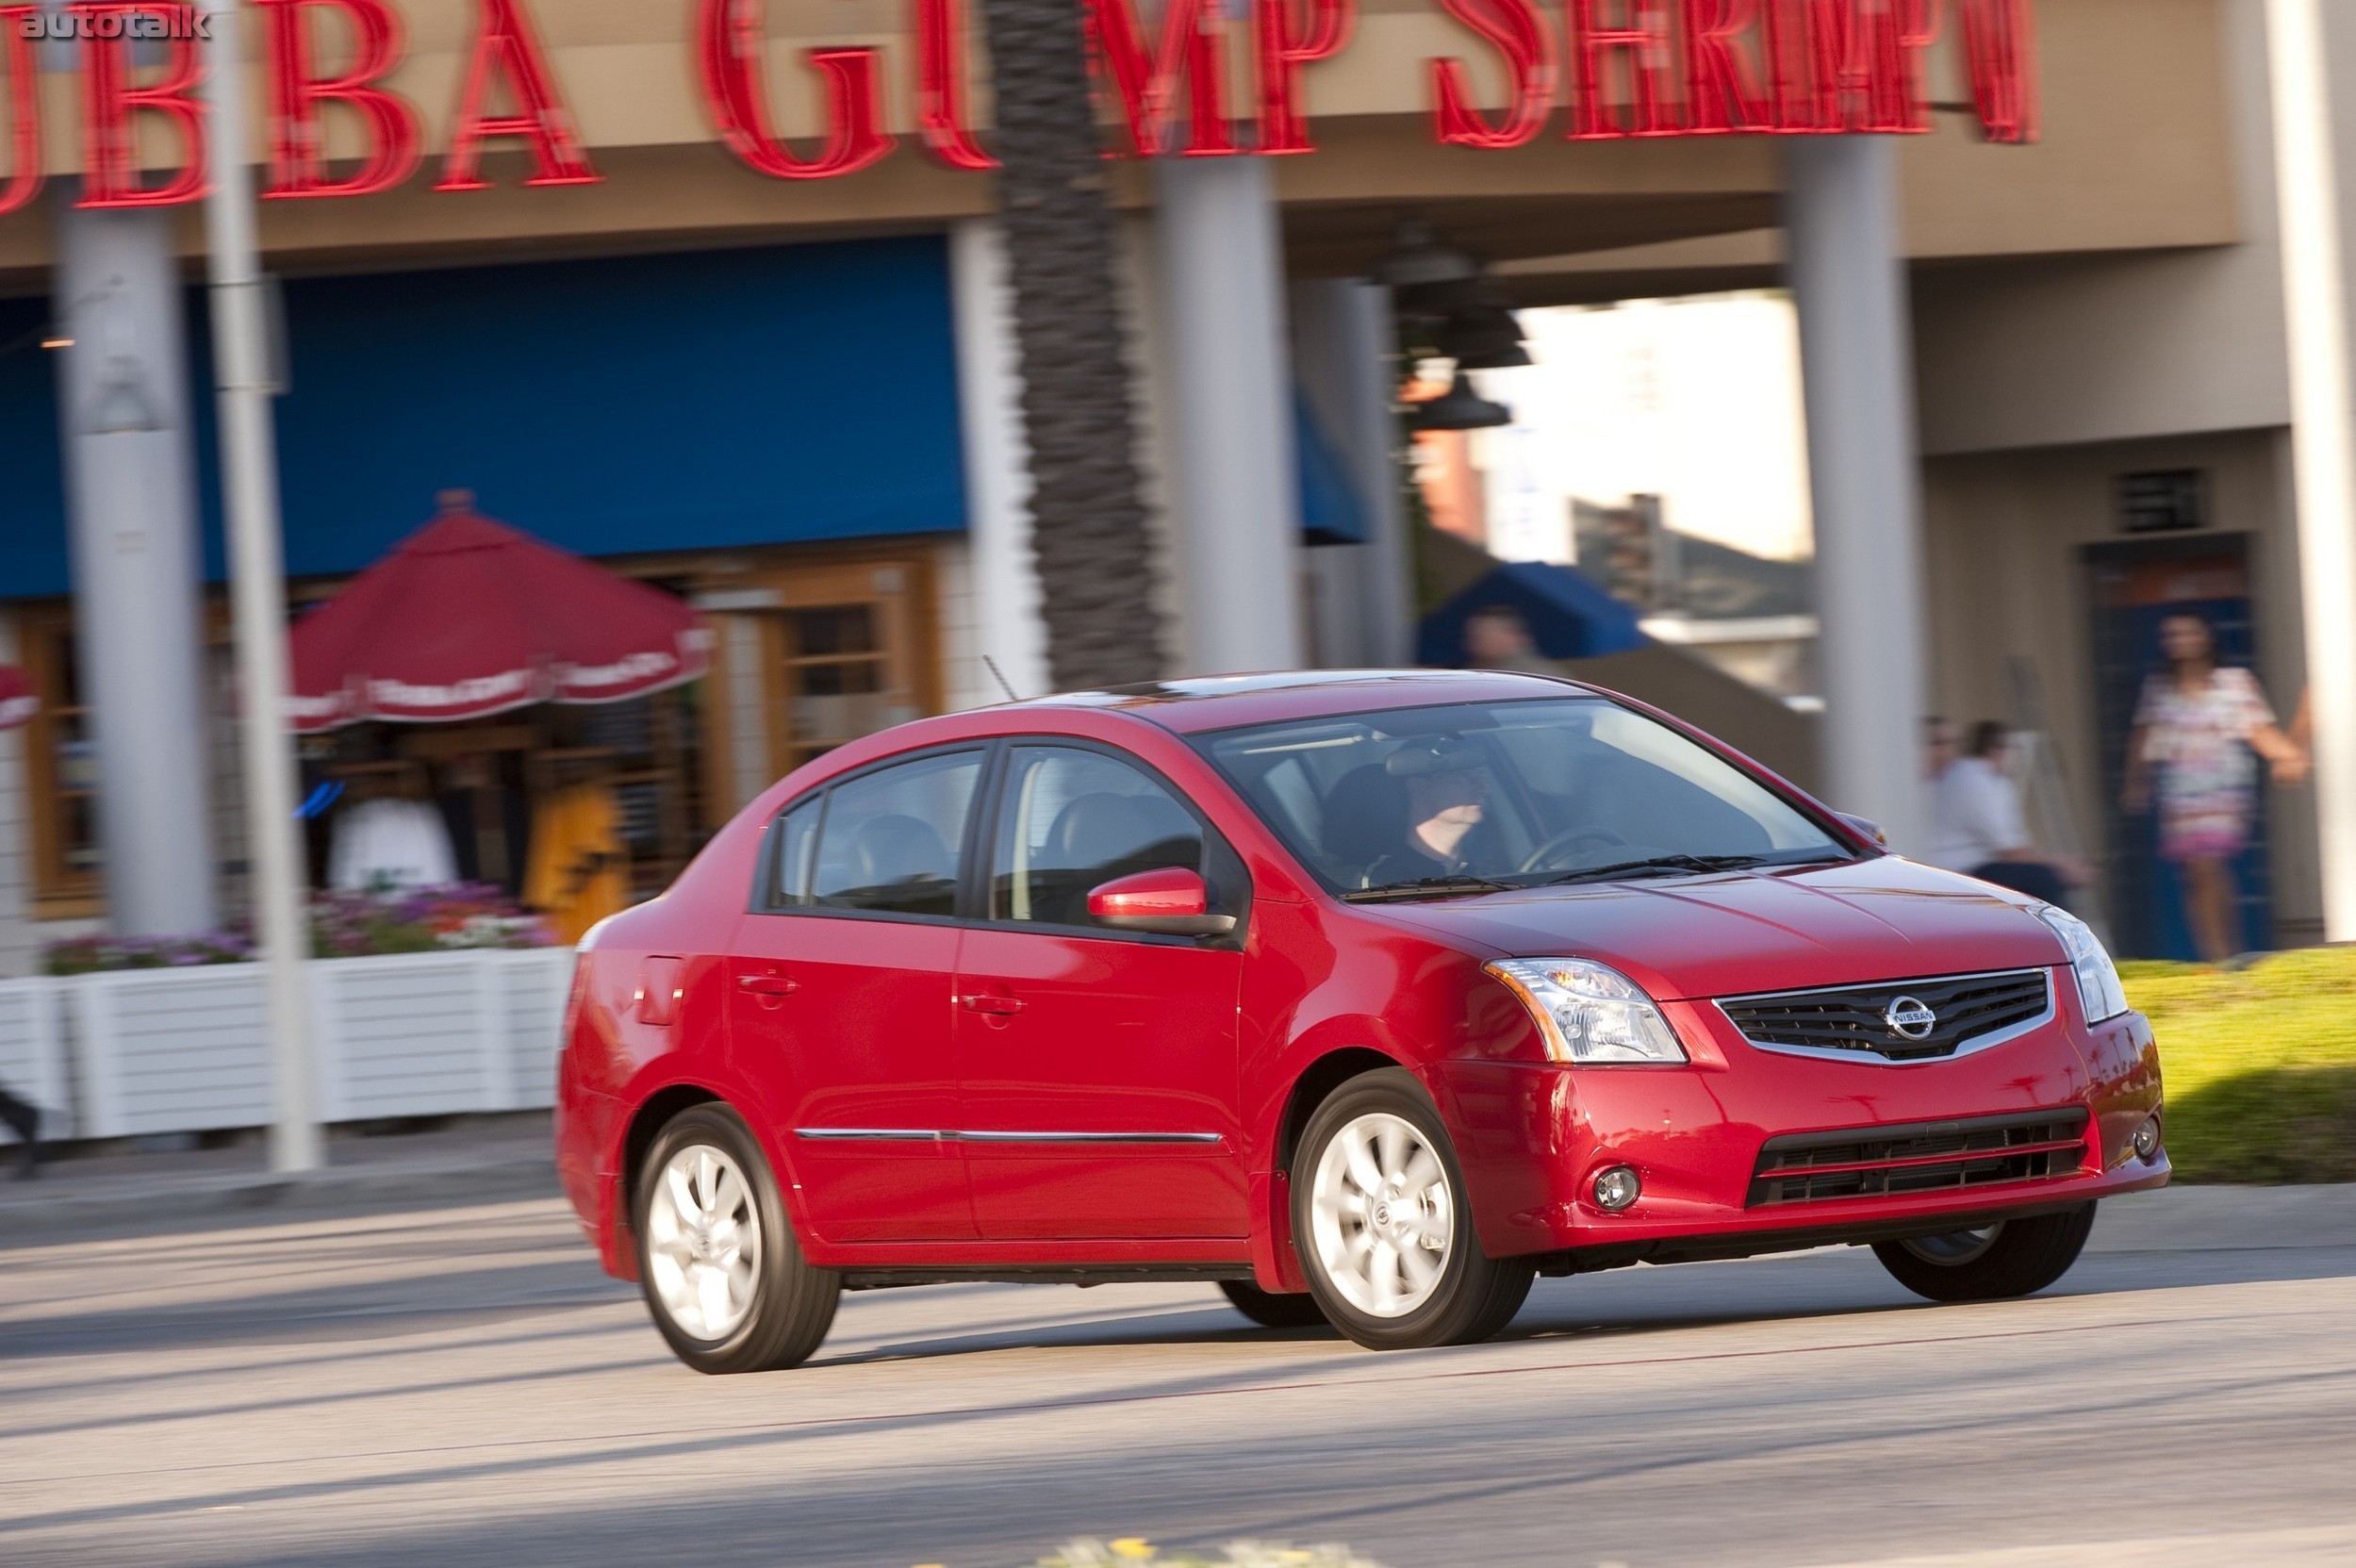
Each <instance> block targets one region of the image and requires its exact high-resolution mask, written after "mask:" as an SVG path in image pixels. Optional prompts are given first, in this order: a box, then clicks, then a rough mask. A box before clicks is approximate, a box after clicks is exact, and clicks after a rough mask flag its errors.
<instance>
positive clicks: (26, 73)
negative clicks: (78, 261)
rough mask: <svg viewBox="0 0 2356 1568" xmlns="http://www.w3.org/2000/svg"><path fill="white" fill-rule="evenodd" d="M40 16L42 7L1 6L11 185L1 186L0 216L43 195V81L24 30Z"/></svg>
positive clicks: (30, 42) (30, 43) (28, 37)
mask: <svg viewBox="0 0 2356 1568" xmlns="http://www.w3.org/2000/svg"><path fill="white" fill-rule="evenodd" d="M40 17H41V8H40V7H39V6H0V27H6V28H7V29H8V184H7V185H6V186H0V213H8V212H14V211H15V210H16V209H17V208H18V207H20V206H24V205H25V203H27V202H29V201H31V200H32V199H33V198H34V197H35V196H38V195H40V194H41V78H40V77H39V76H37V75H35V74H34V72H33V41H32V38H31V35H30V34H29V33H27V32H26V30H25V24H26V22H27V20H28V19H29V20H34V21H38V20H39V19H40Z"/></svg>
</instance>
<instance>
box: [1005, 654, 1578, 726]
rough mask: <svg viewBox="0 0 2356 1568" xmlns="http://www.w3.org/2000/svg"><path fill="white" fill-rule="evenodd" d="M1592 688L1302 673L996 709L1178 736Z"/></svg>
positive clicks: (1199, 681) (1108, 690) (1468, 677)
mask: <svg viewBox="0 0 2356 1568" xmlns="http://www.w3.org/2000/svg"><path fill="white" fill-rule="evenodd" d="M1592 690H1593V688H1592V687H1590V686H1585V685H1580V684H1579V683H1577V682H1575V681H1568V680H1557V679H1556V678H1554V677H1552V676H1545V675H1517V674H1512V673H1510V672H1508V671H1504V670H1494V669H1304V670H1288V671H1282V672H1277V673H1269V674H1259V675H1205V676H1191V677H1186V678H1183V679H1178V680H1170V681H1145V682H1140V683H1139V684H1137V685H1126V686H1107V687H1105V688H1103V689H1101V690H1096V691H1075V692H1065V693H1063V694H1062V695H1060V696H1055V697H1040V698H1034V699H1032V700H1031V701H1027V702H1013V703H1009V704H1007V705H1006V706H1004V707H1001V708H998V709H997V710H995V711H996V712H997V713H999V714H1010V715H1011V714H1013V713H1016V712H1019V711H1021V710H1023V709H1026V708H1094V709H1098V710H1111V711H1113V712H1118V713H1125V714H1129V715H1133V716H1134V717H1136V718H1144V719H1147V720H1149V721H1151V722H1153V723H1155V724H1158V725H1160V726H1162V728H1163V729H1166V730H1171V731H1175V732H1176V733H1178V734H1201V733H1203V732H1204V731H1207V730H1231V729H1236V728H1239V727H1241V726H1243V725H1246V724H1268V723H1277V722H1281V721H1283V720H1286V719H1294V718H1326V717H1328V716H1331V715H1338V714H1352V713H1371V712H1375V711H1377V710H1379V709H1383V708H1417V707H1433V706H1437V705H1439V704H1441V703H1445V702H1497V701H1512V700H1514V699H1516V698H1522V699H1528V698H1534V697H1562V696H1569V695H1573V694H1576V695H1581V696H1585V695H1589V694H1590V693H1591V692H1592Z"/></svg>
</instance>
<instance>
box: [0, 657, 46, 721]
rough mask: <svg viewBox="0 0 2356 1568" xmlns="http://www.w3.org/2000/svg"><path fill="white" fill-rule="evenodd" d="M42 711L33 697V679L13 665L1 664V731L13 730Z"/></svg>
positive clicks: (39, 702) (39, 704) (37, 699)
mask: <svg viewBox="0 0 2356 1568" xmlns="http://www.w3.org/2000/svg"><path fill="white" fill-rule="evenodd" d="M40 711H41V699H40V698H38V697H36V696H34V695H33V681H32V677H31V676H29V675H27V674H25V671H23V670H21V669H19V668H16V666H14V665H12V664H0V730H13V729H15V728H16V727H17V726H18V725H19V724H24V723H27V722H29V721H30V720H31V718H32V717H33V715H35V714H37V713H39V712H40Z"/></svg>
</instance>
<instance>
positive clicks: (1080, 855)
mask: <svg viewBox="0 0 2356 1568" xmlns="http://www.w3.org/2000/svg"><path fill="white" fill-rule="evenodd" d="M999 800H1000V804H999V808H998V831H997V849H996V851H995V855H996V863H995V864H994V865H993V866H992V867H991V872H990V916H991V918H992V919H996V920H1030V921H1036V922H1039V923H1042V924H1046V925H1059V926H1085V925H1087V924H1089V919H1088V891H1089V889H1091V888H1093V887H1096V886H1097V885H1098V884H1100V883H1108V882H1111V881H1112V879H1113V878H1115V877H1126V876H1129V874H1131V873H1132V872H1137V871H1152V870H1159V869H1161V868H1162V867H1171V866H1176V867H1184V868H1186V869H1187V870H1190V871H1194V872H1196V873H1198V874H1201V873H1204V872H1205V867H1204V860H1203V829H1202V824H1201V823H1200V822H1199V821H1198V820H1196V819H1195V817H1194V813H1193V812H1190V811H1188V810H1187V809H1186V807H1185V806H1183V805H1181V804H1180V803H1179V802H1178V797H1177V796H1175V795H1173V794H1171V793H1170V791H1169V790H1168V789H1167V788H1165V787H1164V786H1163V785H1162V784H1160V783H1158V782H1157V781H1156V780H1154V779H1153V778H1152V777H1151V776H1149V775H1148V774H1146V773H1145V772H1144V771H1143V770H1142V769H1140V768H1137V767H1132V766H1130V765H1129V764H1128V763H1125V762H1122V761H1120V760H1119V759H1117V758H1114V757H1109V756H1107V755H1105V754H1104V753H1103V752H1101V751H1081V750H1080V749H1079V748H1077V747H1068V746H1018V747H1016V748H1015V749H1014V751H1013V753H1012V756H1011V757H1010V759H1009V767H1007V770H1006V786H1005V789H1004V791H1003V792H1002V794H1001V795H1000V797H999ZM1206 880H1207V881H1208V880H1211V879H1209V878H1208V876H1206Z"/></svg>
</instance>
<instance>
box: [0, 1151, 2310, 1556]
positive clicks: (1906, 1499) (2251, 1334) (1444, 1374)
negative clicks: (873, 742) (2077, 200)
mask: <svg viewBox="0 0 2356 1568" xmlns="http://www.w3.org/2000/svg"><path fill="white" fill-rule="evenodd" d="M2095 1246H2096V1247H2097V1248H2098V1250H2097V1251H2095V1252H2093V1253H2091V1254H2090V1255H2089V1256H2088V1257H2087V1259H2086V1260H2085V1261H2084V1263H2082V1264H2081V1265H2080V1266H2079V1268H2078V1269H2077V1270H2076V1271H2075V1272H2074V1273H2073V1274H2072V1275H2071V1276H2070V1277H2069V1278H2068V1279H2066V1280H2064V1281H2063V1283H2062V1285H2061V1286H2060V1287H2058V1288H2057V1289H2056V1290H2055V1291H2053V1292H2051V1293H2050V1294H2048V1295H2047V1296H2042V1297H2038V1298H2036V1299H2033V1300H2029V1301H2023V1302H2016V1303H2010V1304H2006V1305H2002V1306H1989V1307H1949V1308H1933V1307H1928V1306H1924V1305H1920V1304H1917V1303H1915V1302H1914V1301H1913V1299H1912V1298H1911V1297H1909V1296H1905V1295H1904V1294H1903V1293H1902V1292H1900V1291H1899V1290H1898V1289H1897V1288H1896V1287H1895V1286H1894V1285H1892V1284H1891V1283H1890V1282H1889V1281H1888V1280H1887V1279H1886V1277H1885V1276H1884V1275H1883V1274H1882V1272H1881V1270H1880V1269H1879V1267H1878V1266H1877V1265H1876V1264H1875V1263H1873V1261H1872V1259H1871V1258H1870V1255H1868V1254H1865V1253H1862V1252H1854V1251H1840V1252H1825V1253H1814V1254H1809V1255H1805V1256H1802V1257H1797V1258H1787V1259H1776V1260H1755V1261H1752V1262H1747V1263H1719V1264H1708V1265H1689V1266H1686V1267H1681V1268H1672V1269H1636V1270H1623V1271H1621V1272H1619V1273H1615V1274H1609V1275H1602V1276H1590V1277H1588V1278H1585V1279H1564V1280H1546V1281H1540V1287H1539V1290H1538V1291H1537V1293H1536V1294H1535V1295H1534V1296H1532V1298H1531V1301H1530V1304H1529V1306H1528V1307H1527V1308H1526V1309H1525V1310H1524V1312H1523V1314H1522V1316H1521V1318H1520V1319H1519V1321H1518V1322H1517V1323H1516V1324H1515V1326H1514V1328H1513V1329H1512V1330H1511V1332H1510V1336H1509V1337H1508V1338H1507V1339H1505V1340H1502V1341H1500V1342H1498V1343H1496V1344H1493V1345H1484V1346H1481V1347H1478V1348H1475V1349H1468V1350H1453V1351H1441V1352H1430V1353H1422V1354H1411V1355H1393V1356H1374V1355H1369V1354H1366V1353H1364V1352H1361V1351H1359V1350H1357V1349H1355V1348H1352V1347H1350V1346H1348V1345H1345V1344H1343V1343H1342V1342H1340V1341H1338V1340H1335V1339H1333V1338H1330V1337H1326V1336H1322V1335H1319V1334H1316V1333H1311V1332H1306V1331H1300V1332H1272V1331H1268V1330H1261V1329H1253V1328H1250V1327H1249V1326H1247V1325H1245V1324H1244V1322H1243V1321H1242V1320H1241V1319H1239V1318H1237V1317H1236V1316H1234V1315H1233V1314H1232V1313H1231V1312H1228V1311H1227V1310H1226V1308H1225V1306H1224V1304H1223V1303H1222V1302H1221V1301H1220V1300H1219V1299H1218V1297H1217V1296H1215V1295H1214V1294H1213V1293H1212V1292H1211V1290H1210V1289H1208V1288H1207V1287H1194V1286H1144V1285H1141V1286H1123V1287H1111V1288H1105V1289H1101V1290H1096V1291H1088V1292H1080V1291H1078V1290H1074V1289H1071V1288H1068V1287H1034V1288H1029V1289H1023V1288H1014V1287H990V1286H963V1287H947V1288H936V1289H931V1290H921V1291H896V1292H881V1293H874V1294H868V1295H863V1296H852V1297H849V1298H847V1300H846V1302H845V1306H844V1311H843V1312H842V1315H841V1317H840V1318H839V1319H838V1320H837V1322H836V1326H835V1330H834V1334H833V1337H832V1340H831V1341H830V1342H829V1343H828V1345H827V1346H826V1348H825V1350H824V1351H823V1352H822V1355H821V1359H820V1360H819V1361H818V1362H814V1363H813V1364H812V1365H810V1366H808V1367H805V1368H802V1369H800V1370H799V1371H795V1372H790V1373H783V1374H778V1375H774V1376H768V1377H760V1378H699V1377H696V1376H695V1375H693V1374H691V1373H688V1372H686V1371H685V1370H684V1369H683V1368H681V1367H679V1366H678V1365H677V1364H676V1363H675V1362H672V1361H671V1360H670V1359H669V1358H668V1356H667V1354H666V1353H664V1352H663V1350H662V1349H661V1346H660V1345H659V1344H658V1342H657V1341H656V1339H655V1337H654V1335H653V1332H652V1330H651V1329H650V1328H649V1327H648V1326H647V1324H646V1321H645V1318H644V1315H643V1312H642V1310H641V1308H640V1307H639V1306H638V1304H637V1302H636V1299H635V1297H634V1295H632V1294H631V1292H630V1291H629V1290H628V1288H627V1287H623V1286H619V1285H617V1284H615V1283H613V1282H612V1281H609V1280H606V1279H603V1278H602V1277H601V1275H600V1274H599V1273H598V1272H597V1270H596V1268H595V1265H594V1264H593V1263H591V1262H590V1260H589V1258H588V1255H587V1253H586V1251H585V1247H584V1246H582V1244H581V1242H580V1241H579V1239H578V1236H577V1234H576V1233H575V1231H574V1230H573V1228H572V1225H571V1222H570V1219H569V1217H568V1215H566V1214H565V1213H563V1212H562V1211H561V1210H560V1208H559V1206H558V1205H557V1204H555V1203H553V1202H549V1201H537V1200H535V1201H529V1202H517V1203H506V1204H500V1205H495V1206H487V1207H480V1208H470V1209H446V1210H438V1211H425V1212H416V1213H397V1214H375V1215H368V1216H360V1217H343V1218H337V1217H326V1218H314V1219H304V1220H299V1221H282V1222H278V1223H272V1224H270V1225H266V1226H255V1227H251V1228H245V1229H233V1228H222V1229H210V1230H202V1229H200V1230H179V1231H175V1232H174V1233H173V1234H170V1235H165V1236H160V1237H147V1238H140V1237H117V1238H113V1239H107V1238H97V1239H89V1240H74V1241H69V1242H58V1241H43V1242H42V1243H41V1245H38V1246H18V1247H15V1248H12V1249H8V1250H0V1412H4V1413H0V1562H6V1563H8V1564H11V1565H20V1568H21V1565H27V1564H37V1563H69V1562H70V1563H73V1564H75V1565H77V1568H99V1565H105V1564H117V1563H125V1564H128V1563H136V1564H141V1565H147V1564H159V1563H190V1564H200V1563H201V1564H210V1563H220V1564H228V1563H239V1564H270V1565H276V1564H292V1563H305V1564H309V1563H319V1564H331V1565H337V1568H357V1565H361V1564H384V1565H397V1568H470V1565H475V1564H499V1565H502V1568H506V1565H513V1564H570V1563H582V1564H591V1563H595V1564H638V1563H672V1562H678V1563H693V1564H696V1565H698V1568H719V1565H730V1564H748V1565H750V1564H761V1565H764V1568H767V1565H775V1564H805V1563H808V1564H838V1563H839V1564H844V1565H847V1568H861V1565H866V1564H876V1565H895V1568H907V1565H909V1564H914V1563H946V1564H949V1565H952V1568H963V1565H978V1564H1018V1563H1029V1562H1030V1561H1031V1560H1033V1559H1035V1558H1036V1557H1037V1556H1039V1555H1040V1554H1042V1553H1043V1552H1046V1551H1047V1550H1048V1549H1050V1548H1051V1547H1052V1546H1054V1545H1055V1544H1056V1543H1060V1542H1062V1541H1063V1540H1066V1539H1069V1538H1071V1537H1073V1536H1076V1535H1083V1534H1085V1535H1095V1536H1103V1537H1110V1536H1114V1535H1142V1536H1145V1537H1147V1538H1149V1539H1151V1540H1153V1541H1155V1542H1157V1543H1172V1544H1190V1543H1191V1544H1196V1545H1205V1546H1207V1545H1211V1544H1215V1543H1220V1542H1223V1541H1227V1540H1230V1539H1234V1538H1238V1537H1254V1538H1261V1539H1284V1540H1290V1541H1293V1542H1298V1543H1312V1542H1326V1541H1346V1542H1349V1543H1352V1544H1354V1545H1355V1546H1357V1547H1358V1549H1359V1551H1361V1552H1362V1553H1365V1554H1367V1555H1368V1556H1371V1557H1373V1558H1375V1559H1376V1560H1379V1561H1380V1562H1381V1563H1383V1564H1384V1565H1385V1568H1443V1565H1445V1568H1471V1565H1474V1564H1482V1565H1487V1564H1503V1563H1515V1564H1521V1563H1528V1564H1546V1565H1548V1568H1555V1565H1564V1568H1593V1565H1595V1564H1625V1565H1627V1568H1665V1565H1670V1564H1720V1563H1741V1564H1750V1563H1756V1564H1763V1565H1770V1568H1799V1565H1814V1564H1829V1563H1840V1564H1850V1563H1874V1564H1885V1565H1890V1564H1896V1563H1900V1562H1904V1563H1909V1564H1914V1563H1920V1564H1937V1565H1939V1568H2048V1565H2051V1568H2062V1565H2071V1568H2075V1565H2079V1564H2104V1563H2118V1564H2128V1563H2133V1564H2135V1565H2136V1568H2153V1565H2159V1568H2169V1565H2178V1564H2196V1565H2197V1564H2211V1563H2215V1564H2228V1563H2231V1564H2242V1563H2250V1562H2265V1563H2267V1564H2269V1565H2270V1568H2286V1565H2287V1568H2297V1565H2303V1564H2322V1563H2331V1564H2335V1565H2344V1564H2347V1563H2349V1562H2356V1333H2351V1332H2350V1328H2351V1326H2352V1325H2356V1189H2345V1188H2315V1189H2304V1190H2293V1191H2289V1192H2279V1193H2272V1194H2247V1193H2231V1192H2225V1191H2220V1190H2216V1189H2211V1190H2206V1191H2178V1192H2174V1193H2167V1194H2159V1195H2152V1196H2151V1197H2148V1198H2134V1199H2127V1200H2123V1201H2122V1202H2121V1203H2119V1204H2115V1205H2113V1206H2112V1212H2111V1213H2106V1214H2105V1216H2104V1218H2103V1221H2102V1223H2101V1224H2100V1225H2099V1226H2098V1228H2097V1231H2096V1241H2095Z"/></svg>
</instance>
